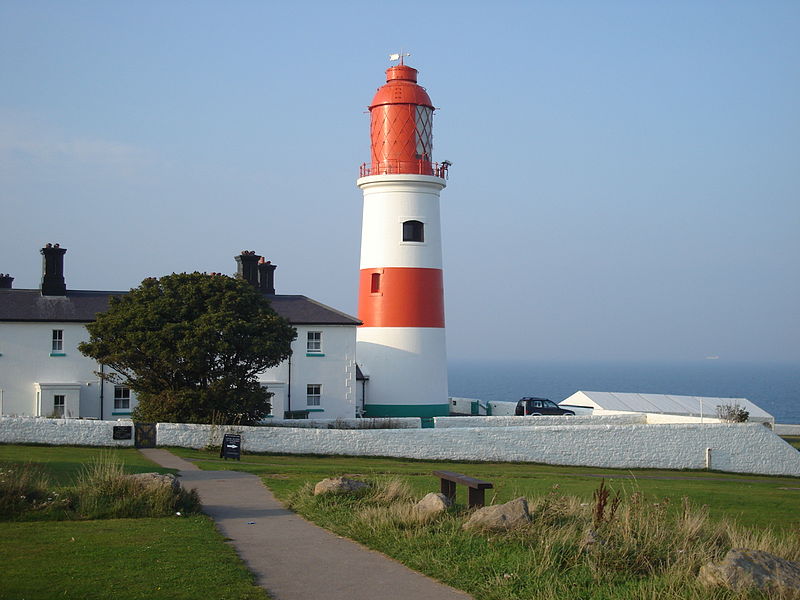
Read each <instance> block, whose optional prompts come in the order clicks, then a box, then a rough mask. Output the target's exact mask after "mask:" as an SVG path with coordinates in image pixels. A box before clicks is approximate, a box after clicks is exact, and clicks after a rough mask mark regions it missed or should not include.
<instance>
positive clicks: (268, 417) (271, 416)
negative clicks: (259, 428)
mask: <svg viewBox="0 0 800 600" xmlns="http://www.w3.org/2000/svg"><path fill="white" fill-rule="evenodd" d="M274 417H275V415H267V416H266V417H264V418H265V419H272V418H274Z"/></svg>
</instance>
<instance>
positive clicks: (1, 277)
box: [0, 273, 14, 290]
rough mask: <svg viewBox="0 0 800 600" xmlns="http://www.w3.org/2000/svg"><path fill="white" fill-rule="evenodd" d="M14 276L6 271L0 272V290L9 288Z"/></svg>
mask: <svg viewBox="0 0 800 600" xmlns="http://www.w3.org/2000/svg"><path fill="white" fill-rule="evenodd" d="M13 281H14V278H13V277H12V276H11V275H9V274H8V273H0V290H10V289H11V287H12V286H11V283H12V282H13Z"/></svg>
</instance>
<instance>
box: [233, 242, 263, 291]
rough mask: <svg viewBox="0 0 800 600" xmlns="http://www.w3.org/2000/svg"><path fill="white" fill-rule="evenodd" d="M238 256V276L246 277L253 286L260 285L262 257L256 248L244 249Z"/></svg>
mask: <svg viewBox="0 0 800 600" xmlns="http://www.w3.org/2000/svg"><path fill="white" fill-rule="evenodd" d="M235 258H236V276H237V277H239V278H240V279H244V280H245V281H246V282H247V283H249V284H250V285H252V286H253V287H258V260H259V259H260V258H261V257H260V256H258V255H257V254H256V253H255V250H250V251H248V250H242V253H241V254H240V255H239V256H237V257H235Z"/></svg>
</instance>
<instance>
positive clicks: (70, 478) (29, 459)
mask: <svg viewBox="0 0 800 600" xmlns="http://www.w3.org/2000/svg"><path fill="white" fill-rule="evenodd" d="M103 455H111V456H114V457H116V458H117V459H118V460H119V461H121V462H122V463H124V464H125V470H126V471H127V472H128V473H152V472H157V473H175V469H163V468H161V467H159V466H158V465H156V464H154V463H153V462H151V461H149V460H147V459H146V458H145V457H144V455H143V454H142V453H141V452H139V451H138V450H136V449H135V448H90V447H86V446H16V445H10V444H0V463H4V462H6V463H18V464H24V463H37V464H40V465H42V466H43V467H45V468H46V470H47V472H48V474H49V475H50V478H51V479H52V480H53V483H54V484H56V485H69V484H71V483H73V482H74V481H75V477H76V476H77V475H78V474H79V473H80V472H81V471H82V470H83V468H84V465H85V464H87V463H89V462H91V461H92V460H93V459H95V458H97V457H100V456H103Z"/></svg>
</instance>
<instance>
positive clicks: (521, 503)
mask: <svg viewBox="0 0 800 600" xmlns="http://www.w3.org/2000/svg"><path fill="white" fill-rule="evenodd" d="M530 520H531V516H530V513H528V501H527V500H525V498H517V499H516V500H512V501H511V502H506V503H505V504H496V505H494V506H484V507H483V508H479V509H478V510H476V511H475V512H474V513H472V516H471V517H470V518H469V519H468V520H467V522H466V523H464V525H463V526H462V528H463V529H465V530H472V529H482V530H488V531H504V530H507V529H514V528H515V527H520V526H521V525H527V524H528V523H530Z"/></svg>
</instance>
